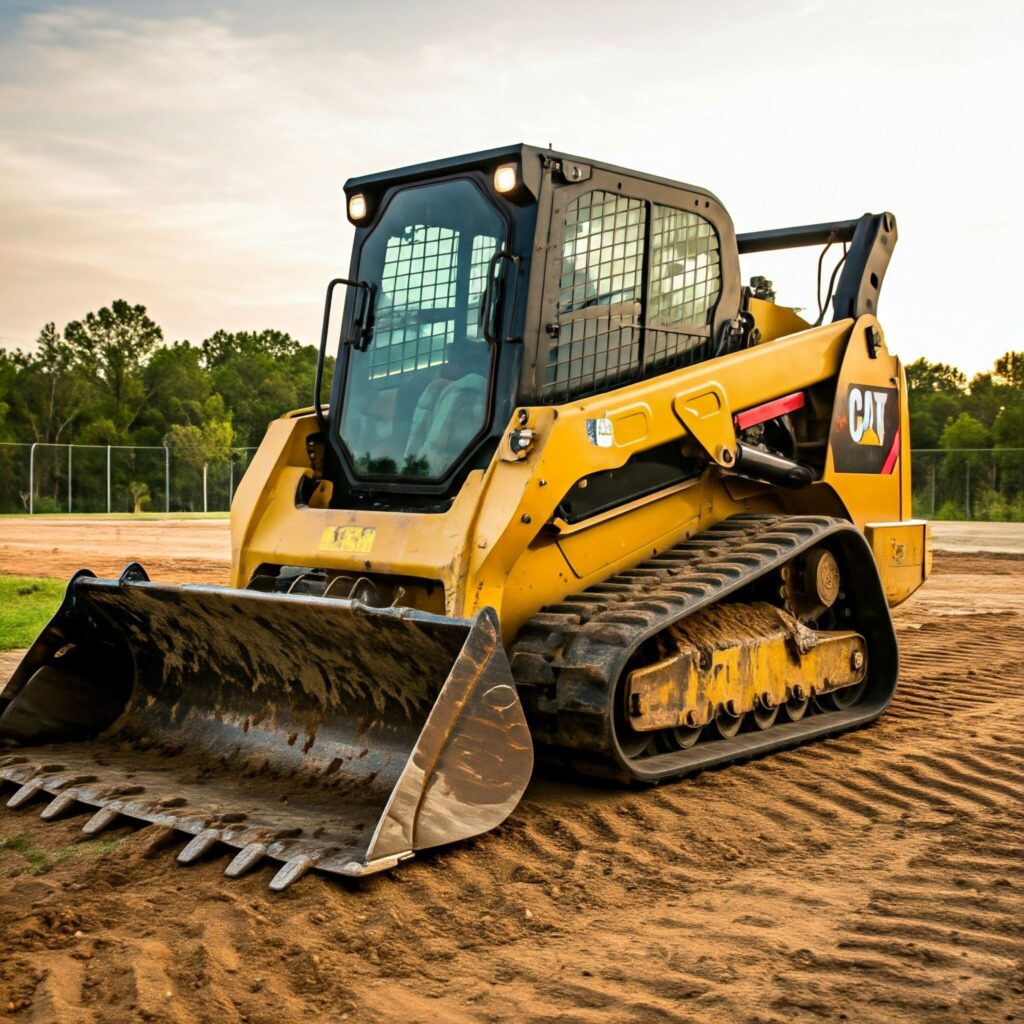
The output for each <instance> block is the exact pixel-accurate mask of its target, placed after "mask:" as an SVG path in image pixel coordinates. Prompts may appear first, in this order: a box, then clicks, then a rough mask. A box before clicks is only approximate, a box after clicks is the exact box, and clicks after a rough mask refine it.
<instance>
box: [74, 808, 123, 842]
mask: <svg viewBox="0 0 1024 1024" xmlns="http://www.w3.org/2000/svg"><path fill="white" fill-rule="evenodd" d="M120 816H121V804H119V803H117V802H115V803H112V804H107V805H106V807H101V808H100V809H99V810H98V811H97V812H96V813H95V814H94V815H93V816H92V817H91V818H90V819H89V820H88V821H87V822H86V823H85V824H84V825H83V826H82V831H83V832H84V833H85V834H86V835H87V836H94V835H96V833H97V832H102V831H103V830H104V829H105V828H107V827H108V826H109V825H112V824H113V823H114V822H115V821H116V820H117V819H118V818H119V817H120Z"/></svg>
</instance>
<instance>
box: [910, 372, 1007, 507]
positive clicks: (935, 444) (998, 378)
mask: <svg viewBox="0 0 1024 1024" xmlns="http://www.w3.org/2000/svg"><path fill="white" fill-rule="evenodd" d="M906 373H907V389H908V392H909V396H910V443H911V445H912V446H913V448H914V449H915V450H917V455H916V456H915V458H914V464H913V478H914V506H915V509H914V510H915V514H917V515H921V516H925V517H928V518H937V519H963V518H968V519H992V520H1010V519H1012V520H1015V521H1018V522H1019V521H1022V520H1024V452H1022V451H1020V450H1019V449H1022V448H1024V352H1007V353H1006V354H1005V355H1003V356H1000V357H999V358H998V359H997V360H996V361H995V365H994V367H993V369H992V370H991V371H989V372H986V373H979V374H975V376H974V377H972V378H971V379H970V380H968V379H967V377H966V375H965V374H964V373H962V372H961V371H960V370H958V369H957V368H956V367H954V366H949V365H948V364H946V363H932V362H929V361H928V360H927V359H918V360H915V361H914V362H912V363H910V364H909V365H908V366H907V367H906ZM922 449H926V450H927V449H933V451H922ZM971 449H975V450H971Z"/></svg>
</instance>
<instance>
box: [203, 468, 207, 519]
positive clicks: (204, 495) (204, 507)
mask: <svg viewBox="0 0 1024 1024" xmlns="http://www.w3.org/2000/svg"><path fill="white" fill-rule="evenodd" d="M203 511H204V512H205V511H206V463H205V462H204V463H203Z"/></svg>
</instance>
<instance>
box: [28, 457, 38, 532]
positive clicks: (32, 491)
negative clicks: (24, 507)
mask: <svg viewBox="0 0 1024 1024" xmlns="http://www.w3.org/2000/svg"><path fill="white" fill-rule="evenodd" d="M37 447H38V442H37V443H36V444H34V445H32V447H31V448H30V449H29V453H28V514H29V515H33V514H34V512H35V503H36V448H37Z"/></svg>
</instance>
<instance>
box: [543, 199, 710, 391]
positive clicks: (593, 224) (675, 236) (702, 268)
mask: <svg viewBox="0 0 1024 1024" xmlns="http://www.w3.org/2000/svg"><path fill="white" fill-rule="evenodd" d="M648 224H650V235H651V239H650V240H651V246H650V267H649V282H648V286H647V288H646V291H645V288H644V270H645V258H646V253H647V249H648V245H647V241H648V238H647V235H648ZM720 291H721V259H720V253H719V245H718V236H717V234H716V233H715V229H714V227H713V226H712V224H711V223H710V222H709V221H708V220H706V219H705V218H703V217H701V216H700V215H699V214H696V213H689V212H686V211H682V210H675V209H671V208H669V207H666V206H659V205H657V204H649V203H647V202H645V201H644V200H640V199H632V198H630V197H628V196H623V195H618V194H615V193H611V192H604V191H598V190H595V191H592V192H587V193H584V194H583V195H580V196H578V197H577V198H576V199H574V200H573V201H572V202H570V203H569V204H568V205H567V207H566V214H565V231H564V235H563V242H562V256H561V274H560V278H559V292H558V302H557V310H556V312H557V321H556V322H557V325H558V327H557V331H556V332H555V335H554V337H553V338H552V340H551V342H550V343H549V346H548V353H547V360H546V364H545V367H544V381H543V387H544V391H545V394H546V395H547V396H548V397H550V398H552V399H555V400H559V399H566V398H570V397H573V396H577V395H585V394H589V393H592V392H595V391H600V390H602V389H604V388H607V387H610V386H614V385H617V384H622V383H626V382H628V381H630V380H636V379H639V377H640V376H642V375H643V376H646V375H650V374H653V373H657V372H662V371H664V370H667V369H671V368H673V367H675V366H682V365H687V364H689V363H693V362H698V361H700V360H701V359H706V358H708V357H709V356H710V354H711V352H710V340H711V339H710V335H711V328H710V324H711V318H712V314H713V312H714V308H715V304H716V303H717V301H718V297H719V294H720ZM645 304H646V310H645V309H644V305H645ZM645 325H646V326H645Z"/></svg>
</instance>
